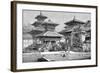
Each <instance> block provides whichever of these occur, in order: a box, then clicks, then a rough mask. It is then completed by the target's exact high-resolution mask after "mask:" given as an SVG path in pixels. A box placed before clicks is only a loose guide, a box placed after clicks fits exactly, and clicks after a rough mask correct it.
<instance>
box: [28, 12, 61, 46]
mask: <svg viewBox="0 0 100 73" xmlns="http://www.w3.org/2000/svg"><path fill="white" fill-rule="evenodd" d="M35 19H37V21H35V22H34V23H33V24H32V26H34V27H35V28H36V29H34V30H32V31H31V32H29V33H31V34H32V35H33V36H34V38H33V39H36V40H38V42H39V41H40V42H41V47H42V46H43V45H46V46H45V48H47V47H48V44H49V46H51V44H54V43H56V42H57V41H60V39H61V38H62V36H63V35H61V34H59V33H58V32H56V31H55V27H56V26H58V25H59V24H57V23H54V22H52V21H51V20H50V19H47V17H46V16H44V15H43V14H42V13H41V12H40V14H39V15H38V16H36V17H35ZM46 19H47V20H46ZM50 43H51V44H50ZM33 44H34V43H33Z"/></svg>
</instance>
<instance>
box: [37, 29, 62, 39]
mask: <svg viewBox="0 0 100 73" xmlns="http://www.w3.org/2000/svg"><path fill="white" fill-rule="evenodd" d="M36 37H37V38H42V37H44V38H61V37H63V35H61V34H59V33H58V32H55V31H47V32H44V33H41V34H38V35H36Z"/></svg>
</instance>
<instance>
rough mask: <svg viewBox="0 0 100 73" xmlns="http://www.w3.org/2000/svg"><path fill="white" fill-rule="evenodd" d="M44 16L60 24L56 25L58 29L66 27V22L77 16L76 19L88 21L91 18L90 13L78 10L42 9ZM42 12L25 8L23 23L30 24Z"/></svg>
mask: <svg viewBox="0 0 100 73" xmlns="http://www.w3.org/2000/svg"><path fill="white" fill-rule="evenodd" d="M41 12H42V14H43V15H44V16H47V17H48V19H50V20H51V21H52V22H54V23H58V24H59V25H58V26H57V27H56V29H55V30H56V31H57V32H58V31H61V30H63V29H64V26H65V24H64V23H65V22H67V21H70V20H72V19H73V17H74V16H75V18H76V19H78V20H81V21H84V22H86V21H87V20H91V14H90V13H80V12H79V13H76V12H54V11H41ZM39 14H40V11H34V10H23V25H30V24H32V23H34V21H36V19H35V17H36V16H37V15H39Z"/></svg>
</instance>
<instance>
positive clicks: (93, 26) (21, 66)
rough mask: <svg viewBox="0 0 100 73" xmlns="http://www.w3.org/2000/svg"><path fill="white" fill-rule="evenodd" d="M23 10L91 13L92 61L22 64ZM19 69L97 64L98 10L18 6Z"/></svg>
mask: <svg viewBox="0 0 100 73" xmlns="http://www.w3.org/2000/svg"><path fill="white" fill-rule="evenodd" d="M22 9H30V10H49V11H50V10H51V11H59V10H60V11H70V12H89V13H91V29H92V30H91V33H92V34H91V60H78V61H76V60H73V61H60V62H37V63H36V62H35V63H22V26H21V25H22ZM16 49H17V55H16V56H17V69H32V68H34V69H37V68H52V67H68V66H83V65H95V64H96V9H94V8H84V7H83V8H82V7H69V6H68V7H67V6H49V5H31V4H17V48H16Z"/></svg>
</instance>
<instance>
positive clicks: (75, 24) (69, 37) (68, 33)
mask: <svg viewBox="0 0 100 73" xmlns="http://www.w3.org/2000/svg"><path fill="white" fill-rule="evenodd" d="M65 24H66V26H65V29H64V30H62V31H61V32H60V33H61V34H63V35H64V36H65V39H66V41H68V44H69V46H70V49H71V50H72V49H73V47H74V48H77V49H78V48H81V49H82V44H83V41H85V38H86V31H85V30H86V28H84V30H83V29H82V27H84V25H85V24H86V23H85V22H83V21H80V20H78V19H76V18H75V17H74V18H73V19H72V20H70V21H68V22H66V23H65Z"/></svg>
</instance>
